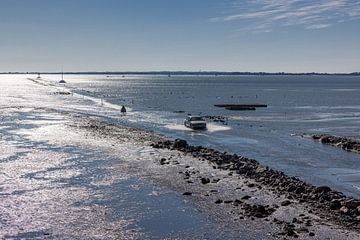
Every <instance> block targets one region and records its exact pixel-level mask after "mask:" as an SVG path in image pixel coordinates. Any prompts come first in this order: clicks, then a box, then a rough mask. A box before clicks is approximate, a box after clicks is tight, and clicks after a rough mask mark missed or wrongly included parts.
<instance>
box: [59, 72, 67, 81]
mask: <svg viewBox="0 0 360 240" xmlns="http://www.w3.org/2000/svg"><path fill="white" fill-rule="evenodd" d="M59 83H66V82H65V80H64V72H61V80H60V81H59Z"/></svg>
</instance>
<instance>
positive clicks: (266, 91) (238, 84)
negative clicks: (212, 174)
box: [46, 75, 360, 197]
mask: <svg viewBox="0 0 360 240" xmlns="http://www.w3.org/2000/svg"><path fill="white" fill-rule="evenodd" d="M46 78H48V79H56V78H58V76H57V75H49V76H46ZM66 81H67V84H66V86H67V87H68V88H70V89H71V90H73V91H74V92H76V93H79V94H82V95H85V96H88V97H91V98H93V99H98V100H99V101H101V103H103V104H104V107H109V106H122V105H124V106H125V107H127V108H128V110H130V111H128V113H127V115H126V116H122V115H121V113H120V111H119V115H118V117H116V116H115V117H114V116H112V120H113V121H119V122H121V123H122V124H125V125H127V126H131V127H139V128H144V129H148V130H153V131H156V132H159V133H162V134H165V135H167V136H170V137H174V138H183V139H186V140H187V141H189V142H190V143H191V144H193V145H202V146H207V147H211V148H215V149H218V150H221V151H227V152H229V153H236V154H239V155H242V156H245V157H248V158H253V159H256V160H258V161H259V162H261V163H262V164H265V165H268V166H270V167H271V168H273V169H276V170H280V171H284V172H285V173H287V174H289V175H291V176H298V177H300V178H301V179H302V180H304V181H306V182H309V183H312V184H316V185H329V186H331V187H332V188H334V189H336V190H339V191H342V192H344V193H345V194H348V195H352V196H356V197H360V155H359V154H355V153H351V152H346V151H344V150H342V149H340V148H335V147H332V146H327V145H322V144H321V143H319V142H315V141H312V140H309V139H304V138H302V137H300V136H298V134H300V133H316V134H322V133H324V134H331V135H338V136H346V137H352V138H358V139H360V77H356V76H310V75H309V76H171V77H168V76H161V75H127V76H121V75H109V76H105V75H66ZM255 103H256V104H267V105H268V107H267V108H258V109H256V111H229V110H226V109H223V108H218V107H215V106H214V104H255ZM188 114H200V115H209V116H223V117H225V118H226V119H228V120H227V124H223V123H219V122H211V121H210V122H209V123H208V129H207V130H206V131H192V130H190V129H187V128H185V127H184V126H183V120H184V118H185V117H186V116H187V115H188Z"/></svg>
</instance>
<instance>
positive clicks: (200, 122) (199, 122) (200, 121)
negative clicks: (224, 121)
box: [184, 115, 206, 130]
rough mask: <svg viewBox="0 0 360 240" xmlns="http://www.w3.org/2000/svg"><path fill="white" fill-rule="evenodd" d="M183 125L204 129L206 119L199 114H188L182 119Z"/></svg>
mask: <svg viewBox="0 0 360 240" xmlns="http://www.w3.org/2000/svg"><path fill="white" fill-rule="evenodd" d="M184 125H185V127H188V128H191V129H194V130H203V129H206V121H205V119H204V118H203V117H201V116H192V115H189V116H188V117H187V118H186V119H185V121H184Z"/></svg>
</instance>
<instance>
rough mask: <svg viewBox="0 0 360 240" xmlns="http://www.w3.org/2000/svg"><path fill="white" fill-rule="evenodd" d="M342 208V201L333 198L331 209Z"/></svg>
mask: <svg viewBox="0 0 360 240" xmlns="http://www.w3.org/2000/svg"><path fill="white" fill-rule="evenodd" d="M340 208H341V203H340V201H338V200H333V201H331V203H330V209H331V210H338V209H340Z"/></svg>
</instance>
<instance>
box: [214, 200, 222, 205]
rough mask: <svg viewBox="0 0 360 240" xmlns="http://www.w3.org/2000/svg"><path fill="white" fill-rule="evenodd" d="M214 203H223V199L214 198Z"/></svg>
mask: <svg viewBox="0 0 360 240" xmlns="http://www.w3.org/2000/svg"><path fill="white" fill-rule="evenodd" d="M215 203H216V204H220V203H223V200H221V199H218V200H216V201H215Z"/></svg>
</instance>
